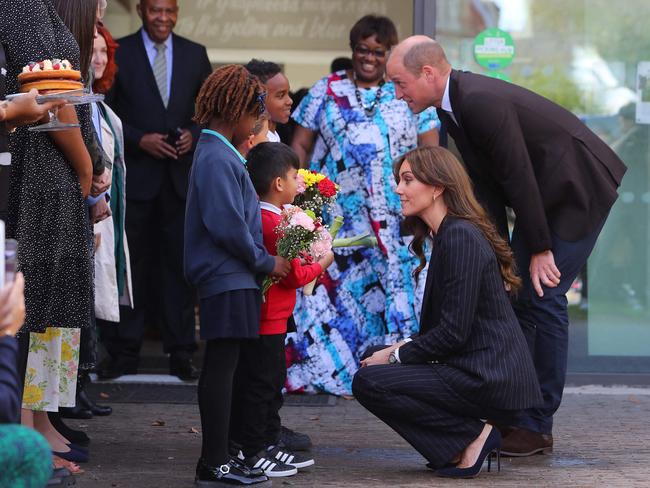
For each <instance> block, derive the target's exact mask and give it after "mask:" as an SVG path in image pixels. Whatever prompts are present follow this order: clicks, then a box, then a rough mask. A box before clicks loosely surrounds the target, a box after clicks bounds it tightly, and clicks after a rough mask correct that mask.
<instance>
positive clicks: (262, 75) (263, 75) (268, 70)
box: [244, 58, 282, 83]
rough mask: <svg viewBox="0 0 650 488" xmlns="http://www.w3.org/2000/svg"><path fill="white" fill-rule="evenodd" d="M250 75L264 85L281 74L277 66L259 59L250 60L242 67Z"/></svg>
mask: <svg viewBox="0 0 650 488" xmlns="http://www.w3.org/2000/svg"><path fill="white" fill-rule="evenodd" d="M244 68H246V69H247V70H248V71H250V73H251V74H253V75H255V76H257V77H258V78H259V80H260V81H261V82H262V83H266V82H267V81H269V80H270V79H271V78H273V77H274V76H275V75H277V74H278V73H282V68H281V67H280V65H279V64H277V63H274V62H272V61H262V60H261V59H254V58H253V59H251V60H250V61H249V62H248V63H247V64H246V65H244Z"/></svg>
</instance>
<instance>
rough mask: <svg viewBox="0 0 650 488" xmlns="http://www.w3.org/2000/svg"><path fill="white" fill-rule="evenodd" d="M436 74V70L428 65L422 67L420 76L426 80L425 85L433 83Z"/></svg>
mask: <svg viewBox="0 0 650 488" xmlns="http://www.w3.org/2000/svg"><path fill="white" fill-rule="evenodd" d="M437 74H438V72H437V70H436V69H435V68H434V67H433V66H430V65H428V64H425V65H424V66H422V76H424V78H425V79H426V80H427V83H433V82H434V80H435V79H436V75H437Z"/></svg>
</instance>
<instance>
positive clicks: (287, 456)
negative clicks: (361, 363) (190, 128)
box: [231, 142, 334, 477]
mask: <svg viewBox="0 0 650 488" xmlns="http://www.w3.org/2000/svg"><path fill="white" fill-rule="evenodd" d="M247 167H248V173H249V175H250V177H251V181H252V182H253V186H254V187H255V191H256V192H257V194H258V195H259V197H260V207H261V212H262V233H263V236H264V245H265V246H266V248H267V250H268V251H269V253H271V254H272V255H275V253H276V252H277V251H276V245H277V241H278V235H277V234H276V233H275V228H276V227H277V226H278V224H279V223H280V220H281V209H282V207H283V206H285V205H288V204H291V203H292V202H293V200H294V198H295V197H296V194H297V188H298V184H297V181H296V177H297V174H298V168H299V167H300V166H299V161H298V156H297V155H296V153H295V152H294V151H293V150H292V149H291V148H290V147H289V146H287V145H285V144H282V143H280V142H262V143H260V144H258V145H256V146H255V147H253V148H252V149H251V150H250V152H249V153H248V161H247ZM333 261H334V254H333V253H331V252H330V253H329V254H328V255H327V256H325V257H323V258H322V259H321V260H319V261H318V262H316V263H311V264H303V263H302V262H301V261H300V259H298V258H296V259H294V260H293V261H292V262H291V272H290V273H289V275H288V276H287V277H286V278H284V279H283V280H281V281H280V282H278V283H275V284H274V285H273V286H272V287H271V288H270V289H269V291H268V293H267V295H266V300H265V302H264V303H263V304H262V314H261V324H260V337H259V339H255V340H251V341H249V344H248V345H247V346H246V347H245V348H242V350H241V354H243V355H244V356H245V357H243V358H242V360H240V362H239V364H240V366H239V367H240V368H245V371H242V372H241V377H242V378H245V382H242V381H240V382H237V381H236V382H235V383H236V384H237V388H238V389H239V392H238V395H239V399H240V400H239V401H237V402H236V403H234V405H236V408H235V406H233V412H232V417H231V418H233V419H234V420H233V422H232V424H231V440H232V441H234V442H235V443H237V444H239V445H240V446H241V451H242V453H243V456H244V462H245V463H246V464H247V465H248V466H249V467H251V468H262V469H263V470H264V472H265V473H266V474H267V476H269V477H279V476H290V475H293V474H296V473H297V469H298V468H305V467H308V466H311V465H313V464H314V460H313V459H311V458H310V457H308V456H304V455H298V454H295V453H293V452H290V451H289V450H288V449H287V448H286V446H284V445H282V443H281V442H279V441H278V439H279V438H280V425H281V424H280V417H279V410H280V407H281V404H278V402H277V397H278V396H279V395H278V393H279V392H281V391H282V387H283V386H284V382H285V380H286V374H287V367H286V360H285V351H284V347H285V346H284V345H285V337H286V332H287V321H288V319H289V317H290V316H291V315H292V314H293V309H294V307H295V305H296V289H298V288H300V287H302V286H304V285H306V284H307V283H309V282H310V281H312V280H314V279H315V278H317V277H318V276H319V275H320V274H321V273H322V272H323V271H324V270H325V269H326V268H327V267H328V266H329V265H330V264H332V262H333ZM237 375H238V376H239V374H237ZM235 410H237V411H235Z"/></svg>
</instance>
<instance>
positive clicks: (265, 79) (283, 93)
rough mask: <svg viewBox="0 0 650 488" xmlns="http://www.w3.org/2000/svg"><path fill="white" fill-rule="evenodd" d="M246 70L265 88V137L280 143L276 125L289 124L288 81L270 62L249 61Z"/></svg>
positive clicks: (274, 64)
mask: <svg viewBox="0 0 650 488" xmlns="http://www.w3.org/2000/svg"><path fill="white" fill-rule="evenodd" d="M246 69H247V70H248V71H250V72H251V73H252V74H253V75H255V76H257V77H258V78H259V80H260V81H261V82H262V83H263V84H264V87H265V88H266V110H267V111H268V114H269V131H268V134H267V137H268V139H269V141H270V142H280V135H279V134H278V131H277V124H286V123H287V122H289V117H290V116H291V106H292V105H293V100H292V99H291V96H290V95H289V80H288V79H287V77H286V76H284V73H282V68H281V67H280V65H278V64H276V63H273V62H271V61H262V60H259V59H251V60H250V61H249V62H248V64H246Z"/></svg>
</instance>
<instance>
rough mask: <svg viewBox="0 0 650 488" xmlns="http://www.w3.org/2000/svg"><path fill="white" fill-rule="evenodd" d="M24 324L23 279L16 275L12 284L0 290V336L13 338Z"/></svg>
mask: <svg viewBox="0 0 650 488" xmlns="http://www.w3.org/2000/svg"><path fill="white" fill-rule="evenodd" d="M24 322H25V279H24V278H23V274H22V273H20V272H18V273H16V278H15V279H14V281H13V283H7V284H6V285H5V286H4V287H3V288H2V290H0V334H4V335H10V336H15V335H16V332H18V331H19V330H20V328H21V327H22V326H23V323H24Z"/></svg>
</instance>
